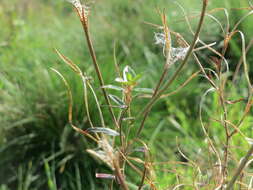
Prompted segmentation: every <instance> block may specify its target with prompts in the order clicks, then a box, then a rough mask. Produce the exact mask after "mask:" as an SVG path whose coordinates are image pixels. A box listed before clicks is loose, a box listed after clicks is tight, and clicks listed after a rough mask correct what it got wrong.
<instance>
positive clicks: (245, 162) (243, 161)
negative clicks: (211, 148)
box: [226, 145, 253, 190]
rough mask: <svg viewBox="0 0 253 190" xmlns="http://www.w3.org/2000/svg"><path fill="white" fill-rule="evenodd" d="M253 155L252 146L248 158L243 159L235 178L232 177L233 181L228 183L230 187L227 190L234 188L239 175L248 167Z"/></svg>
mask: <svg viewBox="0 0 253 190" xmlns="http://www.w3.org/2000/svg"><path fill="white" fill-rule="evenodd" d="M252 153H253V145H251V147H250V149H249V151H248V152H247V154H246V156H245V157H244V158H243V159H242V161H241V163H240V165H239V167H238V168H237V170H236V172H235V174H234V176H233V177H232V179H231V180H230V182H229V183H228V186H227V188H226V190H232V189H233V186H234V184H235V182H236V179H237V178H238V177H239V175H240V174H241V172H242V170H243V169H244V167H245V166H246V164H247V162H248V161H249V159H250V156H251V155H252Z"/></svg>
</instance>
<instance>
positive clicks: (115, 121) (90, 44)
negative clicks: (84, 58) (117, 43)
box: [81, 20, 119, 128]
mask: <svg viewBox="0 0 253 190" xmlns="http://www.w3.org/2000/svg"><path fill="white" fill-rule="evenodd" d="M81 23H82V26H83V30H84V34H85V38H86V41H87V45H88V49H89V52H90V55H91V58H92V61H93V65H94V68H95V71H96V74H97V77H98V79H99V84H100V87H103V86H104V80H103V77H102V73H101V71H100V68H99V65H98V62H97V57H96V53H95V50H94V48H93V44H92V41H91V38H90V34H89V30H88V23H87V21H86V20H81ZM101 90H102V93H103V95H104V98H105V101H106V103H107V104H108V108H109V112H110V114H111V116H112V119H113V121H114V123H115V125H116V127H117V128H119V125H118V122H117V119H116V117H115V115H114V112H113V109H112V106H111V103H110V100H109V97H108V95H107V92H106V90H105V89H104V88H101Z"/></svg>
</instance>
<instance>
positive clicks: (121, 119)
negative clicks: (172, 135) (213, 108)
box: [53, 0, 253, 190]
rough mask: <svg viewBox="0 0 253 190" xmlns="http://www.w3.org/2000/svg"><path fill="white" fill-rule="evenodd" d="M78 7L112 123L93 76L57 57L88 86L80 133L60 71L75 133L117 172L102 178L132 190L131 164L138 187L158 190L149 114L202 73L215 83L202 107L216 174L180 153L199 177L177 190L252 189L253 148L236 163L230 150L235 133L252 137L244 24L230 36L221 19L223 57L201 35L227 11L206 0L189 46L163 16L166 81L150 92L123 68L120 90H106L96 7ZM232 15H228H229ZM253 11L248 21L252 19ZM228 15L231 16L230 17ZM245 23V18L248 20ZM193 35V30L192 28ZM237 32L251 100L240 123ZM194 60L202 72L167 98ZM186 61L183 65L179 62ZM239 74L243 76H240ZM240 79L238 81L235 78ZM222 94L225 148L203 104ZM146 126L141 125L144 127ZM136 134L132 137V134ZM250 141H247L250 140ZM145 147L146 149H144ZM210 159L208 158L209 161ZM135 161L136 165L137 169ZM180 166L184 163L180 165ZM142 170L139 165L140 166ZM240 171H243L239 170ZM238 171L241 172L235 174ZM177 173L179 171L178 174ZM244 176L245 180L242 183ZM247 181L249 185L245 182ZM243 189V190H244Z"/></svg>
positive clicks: (159, 40) (159, 38) (159, 37)
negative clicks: (231, 50) (234, 111)
mask: <svg viewBox="0 0 253 190" xmlns="http://www.w3.org/2000/svg"><path fill="white" fill-rule="evenodd" d="M69 2H71V3H72V4H73V6H74V8H75V9H76V11H77V14H78V16H79V18H80V21H81V24H82V26H83V30H84V34H85V38H86V41H87V45H88V49H89V52H90V55H91V58H92V61H93V65H94V68H95V72H96V74H97V77H98V80H99V85H100V90H101V91H102V93H103V96H104V99H105V101H106V104H107V107H108V110H109V112H110V116H111V123H106V122H105V119H104V115H103V110H102V108H101V107H102V106H101V103H100V99H99V98H98V97H97V95H96V94H97V92H96V91H95V89H94V88H93V86H92V84H91V82H90V80H89V77H88V76H86V74H85V73H83V72H82V71H81V69H80V68H79V67H78V66H77V65H76V64H74V63H73V62H72V61H71V60H69V59H68V58H67V57H65V56H64V55H62V54H61V53H60V52H58V51H57V50H56V52H57V54H58V55H59V56H60V58H61V59H62V60H63V61H64V62H65V63H66V64H67V65H68V66H69V67H70V68H71V69H72V70H73V71H74V72H75V73H76V74H77V75H79V76H80V78H81V81H82V85H83V91H84V103H85V109H86V113H87V117H88V121H89V124H90V127H89V128H88V129H86V130H83V129H80V128H78V127H77V126H75V125H74V122H73V120H72V106H73V101H72V93H71V90H70V86H69V84H68V82H67V80H66V79H65V78H64V77H63V75H62V74H61V73H60V72H59V71H57V70H54V69H53V70H54V71H55V72H56V73H57V74H58V75H59V76H60V77H61V79H62V80H63V82H64V84H65V85H66V87H67V90H68V96H69V122H70V124H71V126H72V127H73V129H75V130H76V131H77V132H79V133H81V134H83V135H85V136H86V137H88V138H90V139H92V140H93V141H95V142H96V143H97V148H96V149H88V150H87V152H88V153H89V154H90V155H91V156H93V157H94V158H95V159H98V160H100V161H102V162H104V163H105V164H106V165H107V166H108V167H109V168H110V169H111V171H112V173H109V174H106V173H97V174H96V177H97V178H102V179H110V180H112V183H115V184H117V185H119V186H120V187H121V188H122V189H124V190H128V189H130V186H129V184H131V182H130V181H129V179H128V176H126V171H125V170H126V166H127V165H128V166H129V167H130V168H131V169H132V170H133V171H134V172H136V173H137V174H138V176H139V184H137V185H135V187H136V189H139V190H141V189H145V188H147V189H154V190H155V189H158V188H159V184H157V179H156V177H155V175H154V173H155V171H154V165H155V163H154V162H152V161H151V157H150V150H149V148H148V146H147V144H146V143H145V142H143V141H142V140H141V133H142V131H143V129H144V128H145V122H146V120H147V119H148V115H149V113H150V112H151V111H152V107H153V105H154V104H155V103H156V102H157V101H158V100H159V99H160V98H163V97H168V96H170V95H171V94H174V93H176V92H177V91H178V90H180V89H181V88H182V87H184V86H185V85H186V84H187V83H189V82H190V81H191V80H192V79H193V78H195V77H196V76H197V75H198V74H199V73H201V76H203V77H204V78H205V79H206V80H207V81H208V83H209V85H210V88H209V89H208V90H207V91H206V93H204V95H203V96H202V99H201V102H200V112H199V116H200V124H201V127H202V130H203V133H204V136H205V139H206V145H207V148H206V150H205V152H207V153H208V155H209V159H208V161H207V162H208V164H207V165H208V166H210V168H209V169H208V172H211V174H210V175H209V176H208V177H207V178H206V177H205V175H204V174H203V173H204V171H205V170H206V169H205V168H202V166H201V165H200V164H199V163H197V162H196V161H192V160H191V159H190V158H188V157H187V156H186V155H185V154H184V153H183V152H182V151H181V150H180V149H179V152H180V154H181V155H182V157H184V158H185V159H186V160H187V161H188V164H187V165H188V166H189V167H192V168H193V170H194V172H195V174H194V175H193V176H190V178H191V179H192V183H187V182H184V181H180V180H178V181H177V182H175V183H174V184H173V186H172V188H171V189H179V188H180V187H184V186H186V187H187V186H189V189H212V190H213V189H216V190H218V189H228V190H230V189H232V188H233V186H234V185H235V183H238V184H239V186H240V187H241V186H242V184H243V185H244V186H247V188H248V189H251V188H252V187H251V183H252V182H251V181H252V180H251V181H250V182H249V183H248V185H246V182H247V180H248V179H246V177H245V176H249V174H248V173H247V172H246V171H244V170H245V167H246V166H248V165H249V163H250V162H251V160H250V156H251V154H252V152H253V146H252V147H251V148H250V150H249V151H248V153H247V154H246V156H245V157H243V158H242V159H241V160H240V161H235V160H236V159H234V160H233V157H232V156H231V155H232V149H231V147H230V143H231V139H232V137H233V136H235V134H237V133H239V134H241V135H242V136H243V137H244V139H245V138H246V136H245V135H244V134H243V133H242V132H241V130H240V128H241V126H242V124H243V121H244V120H245V118H246V116H247V115H248V113H249V110H250V108H251V105H252V92H253V91H252V85H251V82H250V79H249V76H248V68H247V67H248V66H247V64H246V52H245V40H244V36H243V33H242V32H240V31H238V30H237V26H238V25H239V24H236V26H235V28H234V29H232V30H231V31H230V26H229V24H228V23H227V28H226V29H224V28H223V27H222V25H221V24H220V23H219V21H218V20H217V19H216V21H217V22H218V24H219V25H220V26H221V27H222V31H223V32H224V45H223V49H222V51H221V53H220V52H218V51H216V50H215V49H214V48H212V46H213V45H214V44H215V43H212V44H206V43H204V42H203V41H202V40H201V39H200V37H199V34H200V31H201V28H202V26H203V22H204V18H205V16H206V15H207V16H210V14H211V13H213V12H215V11H220V10H225V9H214V10H211V11H208V12H207V3H208V1H207V0H203V1H202V2H203V7H202V10H201V14H200V15H199V23H198V26H197V29H196V32H193V40H192V42H191V43H188V42H187V41H186V40H185V39H184V38H183V37H182V36H181V35H180V34H179V33H176V32H174V31H172V30H170V28H169V27H168V25H167V20H166V16H165V14H164V13H160V14H161V18H162V26H161V27H160V26H159V28H160V29H162V32H159V33H155V35H154V38H155V44H160V45H162V47H163V53H164V56H165V64H164V68H163V72H162V74H161V76H160V79H159V80H158V81H157V84H156V86H155V87H154V88H153V89H149V88H138V84H139V81H140V79H141V77H142V75H140V74H136V73H135V71H134V70H133V69H132V68H131V67H130V66H126V67H125V68H124V69H123V72H122V73H121V72H120V69H119V67H118V65H117V64H115V66H116V70H117V72H118V73H117V74H118V77H117V78H116V79H115V81H116V82H117V83H118V85H117V86H115V85H111V84H109V85H106V84H105V83H104V80H103V76H102V72H101V71H100V67H99V64H98V62H97V59H96V53H95V50H94V48H93V44H92V41H91V38H90V33H89V22H88V21H89V14H90V11H91V10H90V8H89V9H87V6H85V5H82V4H81V3H80V2H79V0H69ZM225 13H226V10H225ZM251 13H252V12H250V13H249V14H248V16H249V15H250V14H251ZM226 15H227V14H226ZM185 19H186V21H187V23H189V20H188V17H185ZM244 19H245V18H244ZM240 22H242V20H240V21H239V23H240ZM189 27H190V31H193V30H192V28H191V26H190V25H189ZM236 33H239V34H240V36H241V39H242V60H243V66H244V76H245V78H246V81H247V84H248V97H246V98H244V99H243V100H245V101H246V102H247V103H246V105H245V108H244V113H243V115H242V117H241V118H240V119H239V120H238V121H239V122H238V123H236V124H234V123H233V122H231V121H229V107H228V105H234V104H235V103H238V102H241V100H237V101H231V100H229V99H228V98H229V94H227V91H228V92H229V89H227V88H228V87H226V85H227V84H228V77H229V73H228V72H229V66H228V63H227V60H226V58H225V54H226V51H227V47H228V44H229V41H230V39H231V38H232V37H233V35H235V34H236ZM171 35H175V37H176V38H177V39H178V41H180V44H182V45H180V46H179V47H176V48H175V47H173V46H172V40H171ZM197 44H201V45H202V46H201V47H197V48H196V45H197ZM202 49H208V50H210V51H211V52H212V53H214V54H215V56H216V59H215V58H212V59H211V60H210V61H211V62H212V63H213V65H214V69H211V68H205V67H204V66H203V65H202V64H201V62H200V60H199V58H198V56H197V52H198V51H200V50H202ZM190 56H192V57H193V58H194V60H195V62H196V63H197V65H198V67H199V71H197V72H196V73H194V74H192V75H191V76H190V78H189V79H188V80H187V81H186V82H185V83H183V84H182V85H181V86H180V87H178V89H175V91H173V92H171V93H169V94H166V92H167V90H168V89H169V87H171V84H172V83H173V82H174V81H175V80H176V79H177V78H178V77H180V74H181V71H182V70H183V68H184V67H185V65H186V64H187V63H188V61H189V58H190ZM179 61H181V62H179ZM176 62H178V65H177V64H175V65H174V66H175V67H176V70H175V72H174V73H173V74H172V76H171V77H170V78H169V79H167V74H168V70H169V68H170V66H171V65H172V64H173V63H176ZM236 74H237V73H236ZM234 77H236V76H234ZM108 89H111V90H115V91H118V92H120V94H121V96H119V95H116V94H108V92H107V90H108ZM88 91H90V92H91V94H92V96H93V98H94V99H95V102H96V107H97V110H98V115H99V118H100V123H101V126H95V125H94V123H93V121H92V119H91V116H90V112H89V101H88V95H87V94H88ZM136 92H138V93H142V94H143V95H142V97H148V98H149V101H148V103H147V104H146V106H145V107H144V109H143V110H142V111H141V112H140V114H139V115H137V116H133V115H132V111H131V104H132V103H133V99H134V98H135V97H136V96H135V93H136ZM211 92H213V93H216V94H217V96H218V99H219V105H218V107H219V109H220V110H221V111H220V115H219V117H220V118H218V119H217V118H212V119H213V120H215V121H216V122H218V123H219V124H220V126H221V128H222V129H223V131H224V134H225V142H224V144H222V143H219V142H220V141H222V140H220V141H219V140H216V139H215V138H214V137H213V136H212V134H211V132H210V130H209V129H208V127H207V126H206V123H205V122H204V121H203V117H202V115H203V105H204V102H205V98H206V96H207V95H208V94H209V93H211ZM139 121H140V122H139ZM133 133H136V134H135V135H132V134H133ZM130 134H131V135H130ZM246 140H247V139H246ZM140 144H141V147H139V145H140ZM134 152H140V153H142V156H141V157H134V156H133V155H134V154H133V153H134ZM203 159H205V158H203ZM133 162H134V163H135V164H133ZM229 162H231V163H232V162H233V164H231V165H230V164H229ZM178 164H179V165H180V164H182V163H180V162H178ZM136 165H138V166H136ZM140 166H142V169H140ZM237 166H238V169H234V168H235V167H237ZM234 171H235V172H234ZM176 172H177V171H175V173H176ZM239 176H240V178H239ZM244 177H245V181H246V182H244V181H243V180H244ZM240 189H243V188H240Z"/></svg>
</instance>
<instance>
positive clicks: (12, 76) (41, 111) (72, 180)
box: [0, 0, 253, 190]
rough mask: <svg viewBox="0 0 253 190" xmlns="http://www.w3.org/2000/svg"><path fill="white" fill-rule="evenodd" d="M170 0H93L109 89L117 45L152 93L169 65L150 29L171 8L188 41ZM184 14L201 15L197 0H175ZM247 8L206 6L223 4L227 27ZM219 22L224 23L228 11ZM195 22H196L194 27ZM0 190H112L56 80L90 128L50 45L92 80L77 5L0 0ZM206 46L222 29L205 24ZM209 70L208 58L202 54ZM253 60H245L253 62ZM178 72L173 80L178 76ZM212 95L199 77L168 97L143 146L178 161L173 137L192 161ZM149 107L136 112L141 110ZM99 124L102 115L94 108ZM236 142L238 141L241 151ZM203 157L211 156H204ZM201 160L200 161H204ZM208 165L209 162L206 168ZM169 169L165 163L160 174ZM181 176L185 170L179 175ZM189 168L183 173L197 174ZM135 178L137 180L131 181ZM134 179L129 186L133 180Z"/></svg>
mask: <svg viewBox="0 0 253 190" xmlns="http://www.w3.org/2000/svg"><path fill="white" fill-rule="evenodd" d="M174 2H175V1H172V0H169V1H168V0H166V1H165V0H149V1H147V0H136V1H127V0H110V1H109V0H107V1H106V0H97V1H95V2H94V3H90V6H91V16H90V20H91V23H90V24H91V34H92V38H93V40H94V46H95V49H96V52H97V55H98V62H99V63H100V65H101V70H102V71H103V73H105V74H104V77H105V81H106V83H107V84H112V83H114V79H115V77H116V74H115V72H114V69H113V68H114V66H113V64H114V63H113V62H114V60H113V47H114V42H115V44H116V57H117V60H118V62H119V63H120V67H121V69H122V68H123V67H124V66H125V65H131V67H132V68H134V69H135V71H136V72H137V73H143V75H144V79H143V80H142V82H141V83H140V84H139V86H140V87H149V88H151V87H153V86H154V85H155V83H156V81H157V79H158V77H159V74H160V73H161V70H162V68H163V64H164V58H163V55H162V49H161V48H160V47H158V46H156V45H155V44H154V32H159V30H157V29H156V28H154V27H152V26H150V25H148V24H145V23H144V22H149V23H154V24H161V21H160V17H159V15H158V13H157V9H161V10H162V9H163V8H165V12H166V14H167V16H168V22H169V27H170V28H171V29H172V30H173V31H177V32H179V33H181V34H182V35H183V36H184V37H185V38H186V39H187V40H189V41H190V40H191V39H192V35H191V33H190V32H189V29H188V28H187V26H186V24H185V22H184V21H182V19H183V12H182V11H181V9H180V8H179V6H178V5H177V4H175V3H174ZM177 2H178V3H180V4H181V5H182V7H184V8H185V11H186V14H193V15H194V14H196V13H198V12H199V10H200V9H201V3H200V2H201V1H200V0H196V1H191V0H184V1H183V0H181V1H180V0H178V1H177ZM247 3H248V1H246V0H244V1H237V0H225V1H218V0H212V1H211V0H210V5H209V9H211V8H214V7H226V8H227V9H228V10H229V12H230V13H231V14H230V22H231V25H233V23H235V22H236V21H237V20H239V19H240V17H241V16H242V15H244V14H245V13H246V11H232V10H230V8H231V7H232V8H233V7H245V6H247V5H248V4H247ZM217 17H218V18H219V19H221V21H222V22H223V21H224V22H225V17H224V14H222V13H217ZM250 19H252V17H249V18H248V19H247V20H245V22H243V23H242V24H241V26H240V29H241V30H242V31H243V32H244V33H245V36H246V39H247V41H249V40H250V39H251V38H252V30H253V28H252V27H253V25H252V24H250ZM196 23H197V19H192V20H191V24H192V26H193V28H194V26H195V24H196ZM0 28H1V30H0V168H1V169H0V185H1V186H0V189H1V190H7V189H18V190H28V189H29V190H30V189H31V190H32V189H34V190H35V189H50V190H51V189H52V190H53V189H68V190H70V189H73V190H74V189H75V190H76V189H77V190H81V189H107V186H104V185H105V184H106V183H104V181H101V180H98V179H95V172H98V171H99V172H102V171H104V172H110V171H109V170H108V169H107V168H106V167H105V166H103V165H102V164H101V163H98V162H96V161H95V160H93V159H92V158H91V157H90V156H89V155H88V154H87V153H86V152H85V149H86V148H87V147H91V146H92V145H90V143H91V142H88V140H87V139H85V138H83V137H82V136H80V135H79V134H77V133H76V132H74V131H73V130H72V129H71V128H70V126H69V124H68V121H67V96H66V93H65V87H64V85H63V84H62V82H61V81H60V80H59V78H58V77H57V76H56V75H55V74H54V73H52V72H51V71H50V67H54V68H56V69H58V70H60V71H61V72H62V73H64V75H65V76H66V78H67V79H68V80H69V82H70V84H71V87H72V90H73V94H74V98H75V99H74V102H75V108H74V120H75V122H76V123H77V125H78V126H79V127H81V128H87V126H88V123H87V117H86V115H85V113H84V110H83V103H82V86H81V83H80V81H79V80H78V78H77V77H76V76H73V74H72V73H71V71H69V70H68V68H67V67H66V66H65V65H64V64H63V63H62V62H61V61H60V60H59V58H58V57H57V55H56V53H55V52H54V50H53V49H54V48H57V49H58V50H60V52H62V53H63V54H64V55H66V56H68V57H70V58H71V59H72V60H73V61H74V62H75V63H77V64H78V65H80V67H81V68H82V69H83V70H84V71H85V72H86V73H87V74H88V75H91V76H92V77H93V78H94V83H95V84H96V82H97V81H96V79H95V75H94V72H93V67H92V63H91V60H90V57H89V55H88V50H87V48H86V45H85V41H84V36H83V33H82V29H81V26H80V23H79V20H78V18H77V17H76V15H75V13H74V11H73V10H72V8H71V5H70V4H68V3H67V2H64V1H61V0H59V1H58V0H57V1H49V0H44V1H29V0H19V1H17V0H12V1H8V0H2V1H1V2H0ZM201 39H202V40H203V41H206V42H214V41H217V42H218V44H217V48H219V45H220V44H219V40H220V39H222V36H221V33H220V30H219V27H217V23H215V22H213V21H212V20H211V19H208V18H207V19H206V22H205V24H204V29H203V32H202V34H201ZM240 48H241V45H240V41H239V39H235V40H233V41H232V43H231V49H230V52H231V55H230V58H229V63H230V64H231V67H232V68H233V67H235V64H236V63H237V61H238V60H239V58H240V56H241V50H240ZM200 56H201V57H202V60H203V62H204V64H207V65H208V63H207V61H206V62H205V61H204V60H206V58H207V56H209V54H208V52H206V51H203V52H201V53H200ZM252 59H253V56H252V53H250V54H249V56H248V62H249V63H250V62H252ZM174 69H175V68H174V67H173V68H172V69H171V71H170V72H169V75H170V74H171V73H173V70H174ZM196 70H197V67H196V66H195V63H194V62H192V61H191V62H190V63H189V64H188V66H187V67H186V68H185V69H184V72H183V75H182V76H181V77H180V79H179V80H178V81H177V82H176V83H175V84H173V85H172V88H171V89H174V88H176V87H178V86H179V85H180V84H182V83H183V82H184V81H185V80H186V79H187V78H188V77H189V76H190V75H191V74H192V73H193V72H194V71H196ZM240 85H241V86H242V90H241V91H240V92H238V91H237V90H236V89H232V88H231V89H230V93H231V97H233V98H234V99H236V98H238V99H239V98H240V97H241V94H244V93H245V89H244V88H243V87H244V83H243V81H242V83H241V84H240ZM205 90H207V87H206V83H205V82H204V81H203V79H201V78H200V77H199V78H195V79H194V80H193V81H191V83H190V84H188V85H187V86H186V87H185V88H184V89H182V90H181V91H180V92H179V93H177V94H176V95H174V96H172V97H169V98H165V99H162V100H161V101H159V103H158V104H157V105H156V106H155V107H154V110H153V114H152V115H151V117H150V118H149V119H148V122H147V126H146V128H145V130H144V136H143V139H145V140H146V141H147V142H148V144H149V145H150V147H151V151H152V154H153V155H154V160H159V161H168V160H181V159H182V158H181V157H180V156H179V154H178V152H177V146H176V141H177V140H176V137H178V141H179V142H180V147H182V149H183V151H184V152H185V153H186V154H187V155H188V156H189V157H190V158H193V159H197V157H196V154H197V153H198V151H199V150H200V149H201V148H203V147H204V146H205V143H204V139H203V134H202V131H201V127H200V122H199V115H198V109H199V101H200V98H201V96H202V95H203V93H204V92H205ZM206 102H207V103H206V104H205V105H204V106H205V107H204V110H205V111H206V113H207V114H206V116H205V117H204V119H205V122H206V123H208V125H209V126H212V132H213V135H215V136H217V138H220V139H221V141H222V138H224V136H223V134H222V132H221V129H220V127H219V123H215V122H214V121H210V120H209V119H208V117H207V115H213V114H214V115H215V114H216V115H218V114H219V113H218V112H217V111H216V110H217V102H218V100H217V97H216V96H215V95H210V96H208V98H207V100H206ZM143 103H144V102H141V103H138V102H137V105H136V106H135V107H134V108H133V110H136V112H138V110H140V109H141V108H142V106H143ZM91 112H92V113H93V114H92V115H94V116H93V117H94V119H96V114H95V113H96V110H95V108H94V109H93V108H91ZM238 114H242V106H240V105H238V106H235V107H234V108H233V110H232V111H231V113H230V115H231V118H234V120H236V118H237V117H238ZM251 124H252V118H251V117H249V119H248V120H246V121H245V123H244V127H243V130H244V132H245V133H247V134H248V135H249V136H251V134H252V132H251V131H252V130H251V128H249V127H250V126H251ZM234 143H235V144H236V143H237V145H238V146H239V144H240V145H241V146H242V147H244V148H243V149H240V150H238V151H237V152H238V157H240V156H242V155H243V154H244V153H245V152H246V151H247V147H248V145H247V143H246V142H241V141H240V138H239V137H238V140H237V141H236V140H235V142H234ZM238 143H239V144H238ZM202 154H203V155H204V154H205V153H204V152H202ZM203 155H202V156H203ZM203 164H204V163H203ZM157 169H158V171H164V170H166V167H165V166H161V168H160V167H158V168H157ZM181 169H182V171H185V168H181ZM191 172H192V171H191V170H190V169H189V170H188V172H185V174H184V175H188V174H191ZM157 175H158V176H159V177H158V179H159V184H160V186H161V188H162V187H166V186H167V185H169V184H171V183H172V184H173V181H174V180H175V176H174V175H172V174H169V173H168V172H158V174H157ZM131 180H132V181H136V179H135V177H134V174H132V177H131ZM131 180H130V181H131Z"/></svg>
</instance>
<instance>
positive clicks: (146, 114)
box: [137, 0, 208, 137]
mask: <svg viewBox="0 0 253 190" xmlns="http://www.w3.org/2000/svg"><path fill="white" fill-rule="evenodd" d="M207 3H208V0H203V7H202V11H201V16H200V20H199V24H198V28H197V31H196V33H195V35H194V39H193V42H192V43H191V46H190V48H189V50H188V52H187V54H186V56H185V58H184V60H183V62H182V63H181V65H180V66H179V68H178V69H177V70H176V72H175V73H174V75H173V76H172V77H171V79H170V80H169V81H168V82H167V83H166V84H165V85H164V87H163V88H162V89H161V90H159V91H158V92H157V93H156V95H155V96H153V97H152V99H151V100H150V102H149V103H148V104H147V105H146V107H145V108H144V111H143V112H142V114H144V118H143V120H142V122H141V125H140V127H139V129H138V131H137V137H138V136H139V135H140V133H141V131H142V129H143V127H144V123H145V121H146V118H147V116H148V114H149V112H150V110H151V108H152V106H153V104H154V103H155V102H156V100H158V99H159V98H160V96H161V95H162V94H163V93H164V92H165V91H166V90H167V89H168V87H169V86H170V85H171V84H172V82H173V81H174V80H175V79H176V78H177V76H178V75H179V73H180V72H181V70H182V69H183V67H184V66H185V64H186V63H187V61H188V59H189V57H190V55H191V53H192V51H193V49H194V47H195V45H196V42H197V41H198V38H199V33H200V31H201V28H202V25H203V21H204V17H205V12H206V8H207Z"/></svg>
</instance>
